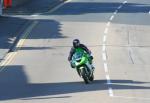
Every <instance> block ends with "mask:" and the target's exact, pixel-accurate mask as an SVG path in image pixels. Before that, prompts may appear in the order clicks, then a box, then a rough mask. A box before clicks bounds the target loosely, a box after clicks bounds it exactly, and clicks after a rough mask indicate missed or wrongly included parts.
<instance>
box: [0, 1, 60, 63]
mask: <svg viewBox="0 0 150 103" xmlns="http://www.w3.org/2000/svg"><path fill="white" fill-rule="evenodd" d="M62 2H63V1H60V0H50V1H49V0H42V1H40V2H37V1H36V0H31V1H30V2H27V3H25V4H23V5H20V6H16V7H12V8H8V9H5V10H4V11H3V16H2V17H0V36H1V37H0V61H1V60H3V58H4V57H5V55H6V54H7V53H8V52H10V51H12V49H13V48H14V46H15V45H16V43H17V42H18V40H19V38H20V37H21V35H22V33H23V32H24V30H25V29H26V28H27V27H28V26H29V25H30V24H31V23H32V22H33V20H28V19H24V18H19V17H12V16H14V15H22V14H24V15H27V16H30V15H34V14H36V13H41V12H46V11H49V10H50V9H52V8H54V7H55V6H56V5H58V4H60V3H62ZM45 4H46V5H45ZM43 5H44V6H43Z"/></svg>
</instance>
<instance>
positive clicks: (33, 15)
mask: <svg viewBox="0 0 150 103" xmlns="http://www.w3.org/2000/svg"><path fill="white" fill-rule="evenodd" d="M31 16H32V17H37V16H39V15H38V14H32V15H31Z"/></svg>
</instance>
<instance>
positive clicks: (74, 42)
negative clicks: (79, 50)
mask: <svg viewBox="0 0 150 103" xmlns="http://www.w3.org/2000/svg"><path fill="white" fill-rule="evenodd" d="M79 45H80V40H79V39H74V40H73V47H74V48H76V47H78V46H79Z"/></svg>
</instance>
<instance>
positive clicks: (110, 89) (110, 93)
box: [109, 87, 114, 97]
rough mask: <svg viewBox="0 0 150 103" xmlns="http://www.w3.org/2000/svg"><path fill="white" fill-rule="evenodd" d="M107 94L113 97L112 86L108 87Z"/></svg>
mask: <svg viewBox="0 0 150 103" xmlns="http://www.w3.org/2000/svg"><path fill="white" fill-rule="evenodd" d="M109 96H110V97H114V93H113V90H112V88H110V87H109Z"/></svg>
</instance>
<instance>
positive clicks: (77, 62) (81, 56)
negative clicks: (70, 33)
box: [71, 48, 94, 84]
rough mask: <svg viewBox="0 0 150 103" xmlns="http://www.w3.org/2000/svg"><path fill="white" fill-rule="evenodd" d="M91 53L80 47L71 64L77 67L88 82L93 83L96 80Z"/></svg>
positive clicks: (80, 74)
mask: <svg viewBox="0 0 150 103" xmlns="http://www.w3.org/2000/svg"><path fill="white" fill-rule="evenodd" d="M91 59H92V58H90V56H89V54H87V53H86V52H85V51H83V50H81V49H80V48H79V49H78V50H76V52H75V53H74V54H73V56H72V60H71V65H72V67H73V68H75V69H76V70H77V72H78V74H79V76H80V77H82V78H83V80H84V82H85V83H86V84H89V83H91V82H92V81H93V80H94V75H93V72H94V70H93V69H92V65H91V63H90V60H91ZM91 61H92V60H91Z"/></svg>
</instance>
